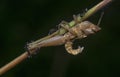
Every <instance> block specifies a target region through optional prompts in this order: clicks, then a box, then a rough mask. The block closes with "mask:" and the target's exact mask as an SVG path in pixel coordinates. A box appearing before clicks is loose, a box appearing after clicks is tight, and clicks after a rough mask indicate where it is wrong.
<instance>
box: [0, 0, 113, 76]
mask: <svg viewBox="0 0 120 77" xmlns="http://www.w3.org/2000/svg"><path fill="white" fill-rule="evenodd" d="M110 2H112V0H103V1H101V2H100V3H98V4H97V5H96V6H94V7H93V8H91V9H89V10H88V11H87V12H86V13H85V15H84V16H83V17H82V18H81V20H80V22H82V21H84V20H86V19H87V18H88V17H90V16H91V15H93V14H94V13H96V12H97V11H98V10H100V9H102V8H103V7H104V6H106V5H107V4H108V3H110ZM69 25H70V27H73V26H75V21H74V20H73V21H71V22H69ZM65 32H66V30H64V29H62V28H61V29H60V32H59V31H56V32H54V33H53V34H51V35H49V36H46V37H44V38H42V39H39V40H37V41H35V42H33V43H32V44H35V43H38V42H41V41H43V40H46V39H49V38H51V37H53V36H56V35H61V34H64V33H65ZM30 52H32V53H33V52H35V50H31V51H30ZM28 56H29V55H28V53H27V52H25V53H23V54H22V55H20V56H18V57H17V58H15V59H14V60H13V61H11V62H10V63H8V64H6V65H5V66H3V67H1V68H0V75H2V74H4V73H5V72H7V71H8V70H10V69H11V68H13V67H15V66H16V65H17V64H19V63H21V62H22V61H24V60H25V59H26V58H28Z"/></svg>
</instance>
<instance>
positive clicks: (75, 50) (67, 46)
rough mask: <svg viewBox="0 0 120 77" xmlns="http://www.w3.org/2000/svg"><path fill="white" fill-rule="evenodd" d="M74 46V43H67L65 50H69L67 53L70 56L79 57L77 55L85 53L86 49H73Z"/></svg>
mask: <svg viewBox="0 0 120 77" xmlns="http://www.w3.org/2000/svg"><path fill="white" fill-rule="evenodd" d="M72 44H73V43H72V42H71V41H68V42H66V43H65V49H66V50H67V52H68V53H69V54H72V55H77V54H79V53H81V52H82V51H83V49H84V47H80V46H79V47H78V49H73V48H72Z"/></svg>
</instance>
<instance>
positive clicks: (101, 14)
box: [97, 12, 104, 26]
mask: <svg viewBox="0 0 120 77" xmlns="http://www.w3.org/2000/svg"><path fill="white" fill-rule="evenodd" d="M103 15H104V12H102V13H101V16H100V18H99V20H98V23H97V26H99V25H100V22H101V20H102V18H103Z"/></svg>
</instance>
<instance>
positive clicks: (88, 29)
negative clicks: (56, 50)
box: [27, 15, 101, 55]
mask: <svg viewBox="0 0 120 77" xmlns="http://www.w3.org/2000/svg"><path fill="white" fill-rule="evenodd" d="M79 17H80V16H75V15H74V16H73V18H74V21H75V22H76V24H75V26H74V27H72V28H70V27H69V24H68V23H67V22H65V21H62V22H61V23H60V24H59V25H60V26H61V27H62V28H64V29H66V30H67V33H65V34H63V35H57V36H54V37H51V38H49V39H47V40H43V41H41V42H37V43H34V44H32V43H29V44H27V49H28V51H31V52H29V54H33V52H32V50H36V51H37V50H38V49H40V48H41V47H47V46H57V45H63V44H65V49H66V50H67V52H68V53H69V54H72V55H77V54H79V53H81V52H82V51H83V49H84V47H81V46H78V48H77V49H73V48H72V44H73V42H74V40H75V39H83V38H85V37H87V36H88V35H91V34H94V33H96V32H98V31H99V30H101V28H100V27H99V26H98V25H95V24H93V23H91V22H89V21H83V22H79Z"/></svg>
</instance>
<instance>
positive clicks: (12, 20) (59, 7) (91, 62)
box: [0, 0, 120, 77]
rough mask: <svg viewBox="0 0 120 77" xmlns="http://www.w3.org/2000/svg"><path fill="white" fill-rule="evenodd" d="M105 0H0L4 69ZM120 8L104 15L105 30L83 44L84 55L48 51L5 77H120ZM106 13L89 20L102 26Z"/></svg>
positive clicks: (59, 48)
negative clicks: (33, 43) (27, 49)
mask: <svg viewBox="0 0 120 77" xmlns="http://www.w3.org/2000/svg"><path fill="white" fill-rule="evenodd" d="M100 1H101V0H0V41H1V42H0V67H2V66H3V65H4V64H6V63H8V62H9V61H11V60H13V59H14V58H16V57H17V56H19V55H21V54H22V53H24V51H25V49H24V47H25V44H26V43H27V42H30V41H34V40H37V39H39V38H42V37H44V36H46V35H47V34H48V32H49V30H50V29H52V28H55V26H56V25H57V24H59V23H60V22H61V21H62V20H66V21H71V20H72V15H73V14H78V13H82V12H83V11H84V9H85V8H88V9H89V8H91V7H93V6H94V5H96V4H97V3H99V2H100ZM119 7H120V3H119V2H118V1H114V2H113V3H111V4H110V5H109V6H106V7H105V9H104V12H105V15H104V17H103V19H102V22H101V24H100V27H101V28H102V30H101V31H100V32H98V33H96V34H95V35H92V36H89V37H88V38H85V39H83V40H78V41H75V42H77V43H78V44H79V45H81V46H84V47H85V49H84V51H83V53H81V54H79V55H77V56H72V55H70V54H68V53H67V52H66V50H65V49H64V46H56V47H47V48H42V49H41V50H40V52H39V54H37V55H36V56H34V57H32V58H30V59H27V60H25V61H24V62H22V63H21V64H19V65H18V66H16V67H15V68H13V69H11V70H10V71H8V72H6V73H5V74H4V75H3V76H2V77H118V76H119V74H120V8H119ZM100 13H101V11H99V12H97V13H96V14H94V15H93V16H92V17H90V18H89V19H88V20H89V21H91V22H93V23H94V24H97V21H98V19H99V17H100Z"/></svg>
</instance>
